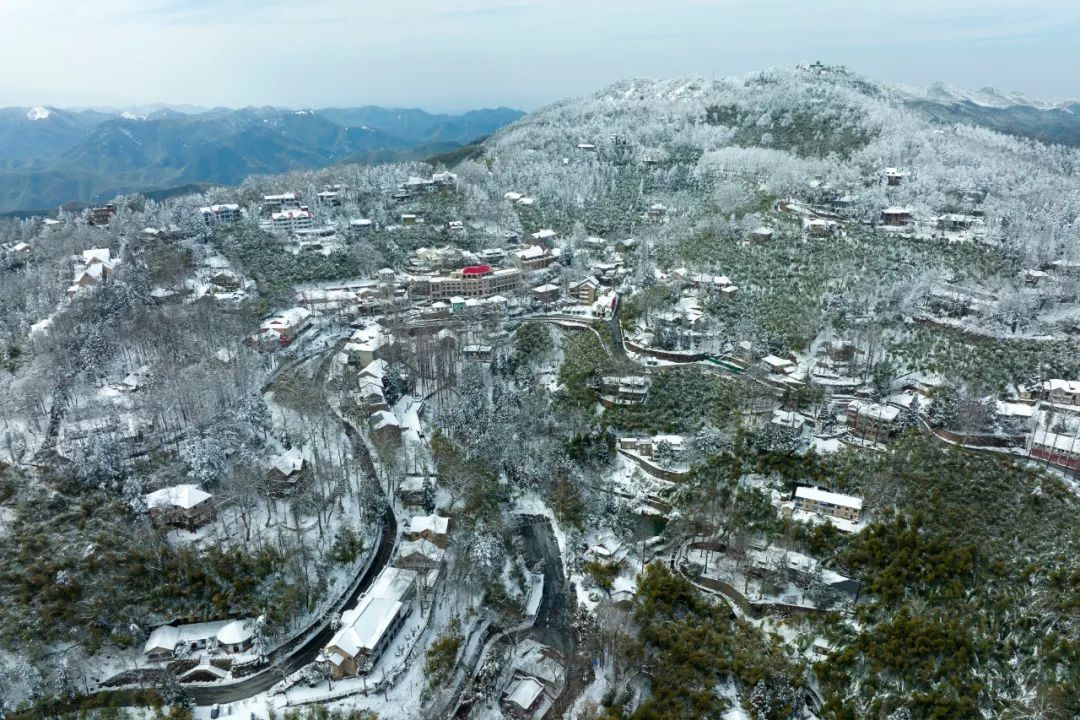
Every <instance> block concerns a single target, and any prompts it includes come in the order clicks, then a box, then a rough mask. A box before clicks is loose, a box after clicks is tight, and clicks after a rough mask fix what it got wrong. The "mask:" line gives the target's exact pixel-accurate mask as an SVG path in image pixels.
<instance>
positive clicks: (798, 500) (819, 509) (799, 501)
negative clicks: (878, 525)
mask: <svg viewBox="0 0 1080 720" xmlns="http://www.w3.org/2000/svg"><path fill="white" fill-rule="evenodd" d="M795 507H796V508H797V509H799V510H804V511H806V512H811V513H814V514H815V515H823V516H828V517H834V518H839V519H841V520H848V521H849V522H858V521H859V516H860V515H861V514H862V508H863V501H862V498H859V497H855V496H853V495H843V494H841V493H834V492H829V491H828V490H822V489H820V488H816V487H808V486H800V487H797V488H795Z"/></svg>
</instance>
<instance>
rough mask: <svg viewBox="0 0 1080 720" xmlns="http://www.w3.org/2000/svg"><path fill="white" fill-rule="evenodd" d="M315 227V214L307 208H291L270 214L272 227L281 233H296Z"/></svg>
mask: <svg viewBox="0 0 1080 720" xmlns="http://www.w3.org/2000/svg"><path fill="white" fill-rule="evenodd" d="M314 225H315V214H314V213H313V212H311V211H310V210H308V209H307V208H303V207H299V208H289V209H288V210H282V211H281V212H275V213H271V214H270V226H271V227H272V228H273V229H274V230H277V231H279V232H287V233H295V232H297V231H298V230H308V229H310V228H312V227H314Z"/></svg>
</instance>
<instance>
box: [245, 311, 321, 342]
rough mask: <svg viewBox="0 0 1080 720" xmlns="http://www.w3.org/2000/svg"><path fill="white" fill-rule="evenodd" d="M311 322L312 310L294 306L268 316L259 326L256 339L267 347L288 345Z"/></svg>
mask: <svg viewBox="0 0 1080 720" xmlns="http://www.w3.org/2000/svg"><path fill="white" fill-rule="evenodd" d="M310 323H311V311H310V310H308V309H307V308H305V307H299V306H297V307H294V308H290V309H288V310H284V311H282V312H279V313H277V314H276V315H274V316H272V317H270V318H267V319H266V320H264V321H263V323H262V325H260V326H259V333H258V335H256V338H255V339H256V341H257V342H258V343H259V344H261V345H263V346H266V347H269V346H273V345H288V344H289V343H291V342H292V341H293V340H295V339H296V336H297V335H299V334H300V333H301V332H303V331H304V330H305V329H306V328H307V326H308V325H309V324H310Z"/></svg>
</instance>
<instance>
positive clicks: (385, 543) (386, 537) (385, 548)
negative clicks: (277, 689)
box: [187, 508, 397, 705]
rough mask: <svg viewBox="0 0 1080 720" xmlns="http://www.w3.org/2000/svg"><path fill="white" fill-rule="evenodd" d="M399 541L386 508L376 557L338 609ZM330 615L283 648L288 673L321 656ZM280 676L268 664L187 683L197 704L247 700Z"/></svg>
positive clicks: (356, 594) (329, 633)
mask: <svg viewBox="0 0 1080 720" xmlns="http://www.w3.org/2000/svg"><path fill="white" fill-rule="evenodd" d="M396 540H397V520H396V518H395V517H394V512H393V510H391V509H390V508H387V509H386V513H385V514H384V515H383V519H382V533H381V535H380V540H379V549H378V550H377V551H376V554H375V559H374V560H373V561H372V563H371V565H369V566H368V569H367V571H366V572H365V573H364V575H363V577H362V578H361V580H360V582H359V584H358V585H357V587H356V589H355V590H354V591H353V592H352V593H351V594H350V595H349V597H348V598H347V599H346V601H345V602H343V603H342V604H341V606H340V607H338V608H336V610H337V611H340V610H341V609H343V608H347V607H349V606H350V605H353V604H354V603H355V602H356V600H357V598H359V597H360V595H361V594H362V593H363V592H364V591H365V590H367V589H368V588H369V587H370V586H371V583H372V582H374V580H375V578H376V577H378V575H379V573H380V572H382V569H383V568H384V567H386V564H387V563H388V562H390V556H391V555H393V553H394V543H395V541H396ZM331 617H332V614H329V615H328V616H327V617H325V618H323V619H322V620H320V623H321V625H322V628H321V629H320V630H319V632H318V633H317V634H315V635H314V636H313V637H311V638H310V639H309V640H308V641H307V642H305V643H304V644H303V645H301V646H299V647H284V648H281V650H280V652H282V653H285V654H286V655H287V656H288V659H287V660H285V663H284V666H283V668H282V669H283V670H284V672H285V673H286V674H288V673H293V672H296V671H297V670H299V669H300V668H302V667H303V666H305V665H308V664H310V663H311V662H313V661H314V660H315V658H316V657H318V655H319V652H320V651H321V650H322V649H323V647H325V646H326V643H328V642H330V638H332V637H333V636H334V631H333V629H332V628H331V627H330V619H331ZM281 679H282V675H281V671H280V670H278V669H277V668H273V667H268V668H265V669H264V670H261V671H259V672H258V673H255V674H254V675H251V676H249V677H246V678H244V679H243V680H240V681H237V682H235V683H231V684H229V685H214V686H198V685H189V686H187V690H188V692H189V693H190V694H191V696H192V697H193V698H194V699H195V703H196V704H197V705H212V704H214V703H229V702H238V701H240V700H246V699H247V698H249V697H251V696H252V695H257V694H258V693H261V692H265V691H266V690H269V689H270V688H271V687H273V686H274V685H275V684H276V683H277V682H278V681H280V680H281Z"/></svg>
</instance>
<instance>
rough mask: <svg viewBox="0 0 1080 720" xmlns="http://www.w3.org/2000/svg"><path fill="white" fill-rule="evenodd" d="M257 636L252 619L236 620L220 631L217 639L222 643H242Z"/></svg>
mask: <svg viewBox="0 0 1080 720" xmlns="http://www.w3.org/2000/svg"><path fill="white" fill-rule="evenodd" d="M254 636H255V626H254V624H253V623H252V622H251V621H250V620H234V621H233V622H231V623H229V624H228V625H226V626H225V627H223V628H221V630H219V631H218V634H217V639H218V642H220V643H221V644H222V645H240V644H242V643H246V642H247V641H248V640H250V639H251V638H252V637H254Z"/></svg>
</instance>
